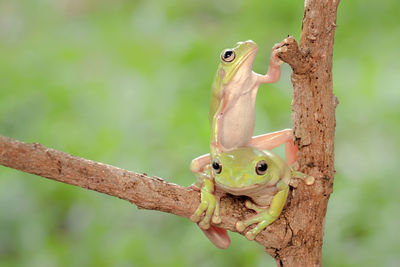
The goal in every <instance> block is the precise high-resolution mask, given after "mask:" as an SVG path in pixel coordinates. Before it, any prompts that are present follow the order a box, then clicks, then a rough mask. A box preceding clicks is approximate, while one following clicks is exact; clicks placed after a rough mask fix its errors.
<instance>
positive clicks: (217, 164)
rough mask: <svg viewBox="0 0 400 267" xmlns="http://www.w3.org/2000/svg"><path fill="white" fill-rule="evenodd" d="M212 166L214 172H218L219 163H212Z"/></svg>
mask: <svg viewBox="0 0 400 267" xmlns="http://www.w3.org/2000/svg"><path fill="white" fill-rule="evenodd" d="M212 166H213V169H214V170H218V169H219V163H218V162H216V161H213V163H212Z"/></svg>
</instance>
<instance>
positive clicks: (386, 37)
mask: <svg viewBox="0 0 400 267" xmlns="http://www.w3.org/2000/svg"><path fill="white" fill-rule="evenodd" d="M399 10H400V2H399V1H396V0H387V1H382V2H378V1H362V0H352V1H342V2H341V4H340V6H339V11H338V20H337V25H338V27H337V31H336V38H335V48H334V66H333V78H334V92H335V94H336V95H337V96H338V98H339V100H340V104H339V106H338V108H337V132H336V170H337V174H336V179H335V186H334V193H333V195H332V196H331V200H330V202H329V208H328V214H327V218H326V227H325V243H324V250H323V262H324V266H400V230H399V226H400V179H399V171H398V165H399V160H400V157H399V152H398V151H399V150H400V139H399V134H398V133H399V130H400V108H399V104H400V90H399V89H400V88H399V82H398V80H399V77H398V74H397V71H399V69H400V63H399V62H400V53H399V43H400V24H399ZM302 15H303V1H302V0H298V1H293V0H280V1H256V0H252V1H244V0H229V1H228V0H223V1H213V0H206V1H194V0H189V1H182V0H168V1H154V0H148V1H128V0H126V1H123V0H114V1H105V0H102V1H99V0H97V1H96V0H85V1H83V0H81V1H79V0H57V1H55V0H54V1H50V0H37V1H28V0H26V1H15V0H3V1H1V2H0V134H2V135H5V136H9V137H12V138H16V139H19V140H22V141H25V142H40V143H42V144H43V145H45V146H48V147H51V148H55V149H59V150H62V151H65V152H68V153H71V154H73V155H76V156H80V157H85V158H89V159H92V160H95V161H100V162H105V163H108V164H112V165H115V166H118V167H121V168H125V169H128V170H133V171H136V172H146V173H148V174H150V175H156V176H159V177H163V178H165V179H167V180H168V181H170V182H174V183H177V184H181V185H185V186H187V185H190V184H191V183H192V182H194V181H195V177H194V176H193V175H192V174H191V173H190V171H189V163H190V161H191V159H192V158H194V157H196V156H198V155H200V154H203V153H206V152H207V150H208V134H209V128H208V120H207V113H208V105H209V103H208V101H209V91H210V85H211V82H212V80H213V77H214V74H215V71H216V68H217V64H218V57H219V53H220V51H221V50H222V49H224V48H226V47H231V46H232V45H233V44H235V43H236V42H237V41H240V40H247V39H252V40H254V41H256V42H257V43H258V44H259V47H260V50H259V54H258V56H257V59H256V63H255V66H254V70H255V71H257V72H260V73H265V71H266V70H267V65H268V59H269V56H270V50H271V47H272V45H273V44H274V43H277V42H280V41H281V40H283V39H284V38H285V37H286V36H287V35H288V34H291V35H294V36H295V37H296V38H299V35H300V30H301V19H302ZM257 101H258V102H257V126H256V134H261V133H265V132H269V131H276V130H280V129H282V128H287V127H290V125H291V124H290V103H291V83H290V68H289V67H288V66H287V65H284V66H283V75H282V78H281V81H280V82H278V83H276V84H273V85H263V86H262V87H261V88H260V91H259V96H258V100H257ZM231 237H232V239H233V240H232V241H233V242H232V246H231V247H230V248H229V249H228V250H226V251H222V250H218V249H216V248H214V247H213V246H212V245H211V243H209V241H208V240H207V239H206V238H205V237H204V236H203V234H202V233H201V231H200V230H199V229H197V227H196V225H195V224H193V223H191V222H190V221H189V220H187V219H183V218H180V217H177V216H172V215H169V214H163V213H160V212H155V211H146V210H138V209H137V208H136V207H135V206H134V205H131V204H129V203H127V202H125V201H122V200H120V199H117V198H113V197H110V196H107V195H103V194H99V193H96V192H92V191H88V190H85V189H81V188H76V187H73V186H70V185H65V184H61V183H57V182H54V181H50V180H47V179H43V178H40V177H37V176H33V175H28V174H24V173H21V172H18V171H15V170H12V169H8V168H5V167H2V166H0V266H44V267H46V266H274V265H275V264H274V261H273V260H272V258H271V257H270V256H269V255H267V254H265V253H264V252H263V249H262V247H260V246H259V245H257V244H256V243H255V242H248V241H246V240H245V238H243V237H242V236H238V235H236V234H231Z"/></svg>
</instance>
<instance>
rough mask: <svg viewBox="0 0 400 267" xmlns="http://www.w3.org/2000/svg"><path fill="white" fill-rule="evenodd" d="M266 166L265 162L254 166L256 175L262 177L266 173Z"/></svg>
mask: <svg viewBox="0 0 400 267" xmlns="http://www.w3.org/2000/svg"><path fill="white" fill-rule="evenodd" d="M267 169H268V164H267V163H266V162H265V160H262V161H259V162H258V163H257V166H256V172H257V174H258V175H264V174H265V173H266V172H267Z"/></svg>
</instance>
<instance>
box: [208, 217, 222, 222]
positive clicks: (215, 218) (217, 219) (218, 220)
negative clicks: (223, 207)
mask: <svg viewBox="0 0 400 267" xmlns="http://www.w3.org/2000/svg"><path fill="white" fill-rule="evenodd" d="M211 220H212V222H213V223H215V224H219V223H221V221H222V220H221V217H219V216H213V217H212V219H211Z"/></svg>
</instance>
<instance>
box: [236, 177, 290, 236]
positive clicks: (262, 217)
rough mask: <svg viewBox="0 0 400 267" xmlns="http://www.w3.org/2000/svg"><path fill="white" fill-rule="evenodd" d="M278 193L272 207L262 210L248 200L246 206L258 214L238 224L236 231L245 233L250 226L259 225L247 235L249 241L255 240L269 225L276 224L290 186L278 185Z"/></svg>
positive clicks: (281, 183)
mask: <svg viewBox="0 0 400 267" xmlns="http://www.w3.org/2000/svg"><path fill="white" fill-rule="evenodd" d="M277 188H278V190H279V191H278V192H277V193H276V194H275V196H274V197H273V199H272V202H271V206H270V207H269V208H261V207H258V206H257V205H255V204H254V203H253V202H251V201H250V200H247V201H246V203H245V205H246V207H247V208H248V209H252V210H254V211H256V212H257V215H255V216H253V217H251V218H249V219H247V220H245V221H239V222H237V223H236V230H238V231H239V232H243V231H244V229H246V228H247V227H248V226H250V225H252V224H255V223H257V225H256V227H254V228H253V229H252V230H250V231H248V232H247V233H246V238H247V239H248V240H254V238H255V237H256V236H257V235H258V234H259V233H260V232H261V231H262V230H264V229H265V228H267V226H268V225H270V224H271V223H272V222H274V221H275V220H276V219H277V218H278V217H279V215H280V214H281V212H282V209H283V207H284V206H285V203H286V200H287V196H288V193H289V186H288V185H287V184H285V183H284V182H279V183H278V184H277Z"/></svg>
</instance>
